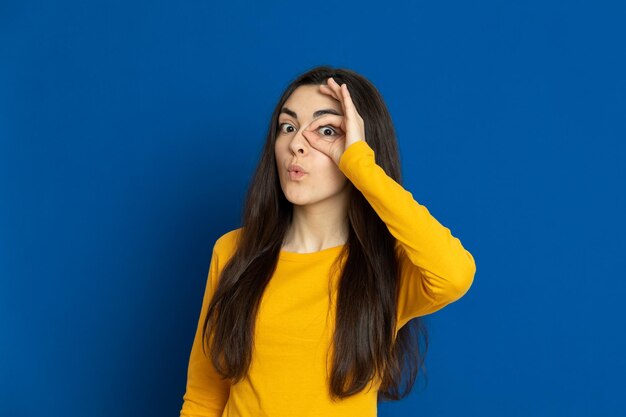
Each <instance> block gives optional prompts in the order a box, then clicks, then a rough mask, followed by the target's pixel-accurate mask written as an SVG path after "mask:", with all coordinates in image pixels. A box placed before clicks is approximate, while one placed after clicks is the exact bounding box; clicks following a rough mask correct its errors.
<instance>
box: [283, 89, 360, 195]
mask: <svg viewBox="0 0 626 417" xmlns="http://www.w3.org/2000/svg"><path fill="white" fill-rule="evenodd" d="M320 110H328V111H329V112H333V111H334V113H335V114H339V115H343V111H342V109H341V103H340V102H339V101H337V100H335V99H334V98H332V97H330V96H328V95H326V94H323V93H321V92H320V91H319V86H318V85H301V86H300V87H298V88H296V89H295V90H294V91H293V93H291V95H290V96H289V98H288V99H287V101H286V102H285V104H284V105H283V108H282V111H281V113H280V114H279V117H278V132H277V134H276V143H275V147H274V150H275V154H276V165H277V168H278V176H279V178H280V186H281V188H282V189H283V193H284V194H285V197H286V198H287V200H289V201H290V202H291V203H293V204H295V205H312V204H315V203H320V202H323V203H327V202H331V204H332V201H333V200H335V199H336V200H340V199H341V198H342V197H345V196H346V195H345V193H346V192H347V191H348V188H347V187H346V185H347V183H348V179H347V178H346V176H345V175H344V174H343V172H341V170H339V168H338V167H337V164H336V163H335V161H333V159H332V158H331V157H329V156H327V155H326V154H325V153H323V152H321V151H318V150H317V149H315V148H313V147H312V146H311V145H310V143H309V142H308V140H307V139H306V138H305V137H304V136H303V135H302V131H303V130H304V129H306V128H307V127H308V126H309V124H311V122H313V121H314V120H315V119H317V118H319V117H320V116H322V114H318V115H315V117H314V115H313V114H314V113H315V112H318V111H320ZM324 114H326V113H324ZM315 133H316V134H317V135H318V136H320V137H325V138H327V140H332V138H334V137H340V136H342V135H344V134H345V133H344V132H342V131H341V130H339V129H338V128H336V127H334V126H329V125H324V126H320V127H319V128H318V129H316V132H315ZM291 164H296V165H299V166H300V167H302V169H303V170H304V171H305V174H304V175H300V176H299V177H291V176H290V173H289V171H288V168H289V166H290V165H291Z"/></svg>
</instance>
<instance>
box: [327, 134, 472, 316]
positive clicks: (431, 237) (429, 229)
mask: <svg viewBox="0 0 626 417" xmlns="http://www.w3.org/2000/svg"><path fill="white" fill-rule="evenodd" d="M338 166H339V168H340V169H341V171H342V172H343V173H344V174H345V175H346V177H348V179H349V180H350V181H351V182H352V183H353V184H354V186H355V187H356V188H357V189H358V190H359V191H360V192H361V193H362V194H363V196H364V197H365V199H366V200H367V201H368V202H369V203H370V205H371V206H372V208H373V209H374V211H376V213H377V214H378V216H379V217H380V218H381V220H383V221H384V222H385V224H386V225H387V228H388V229H389V232H390V233H391V234H392V235H393V236H394V237H395V238H396V239H397V242H396V252H397V254H398V259H399V267H400V295H399V299H398V321H399V326H398V327H401V326H402V325H403V324H404V323H405V322H407V321H408V320H409V319H411V318H413V317H417V316H421V315H425V314H429V313H432V312H434V311H436V310H439V309H440V308H442V307H444V306H445V305H447V304H449V303H451V302H453V301H456V300H458V299H459V298H461V297H462V296H463V295H464V294H465V293H466V292H467V291H468V290H469V288H470V286H471V285H472V282H473V280H474V274H475V272H476V263H475V261H474V258H473V256H472V254H471V253H470V252H468V251H467V250H466V249H465V248H464V247H463V246H462V245H461V241H460V240H459V239H458V238H456V237H454V236H452V234H451V233H450V229H448V228H447V227H445V226H443V225H442V224H441V223H439V222H438V221H437V219H435V218H434V217H433V216H432V215H431V214H430V213H429V211H428V210H427V209H426V207H425V206H423V205H421V204H419V203H418V202H417V201H415V199H414V198H413V195H412V194H411V193H410V192H408V191H407V190H405V189H404V188H403V187H402V186H401V185H400V184H398V183H397V182H396V181H395V180H394V179H393V178H391V177H389V176H388V175H387V174H386V173H385V171H384V170H383V169H382V168H381V167H380V166H379V165H377V164H376V162H375V157H374V151H373V150H372V148H371V147H370V146H369V144H368V143H367V142H365V141H362V140H361V141H358V142H355V143H353V144H351V145H350V146H349V147H348V148H346V150H345V151H344V153H343V154H342V155H341V159H340V160H339V164H338Z"/></svg>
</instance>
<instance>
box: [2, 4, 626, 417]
mask: <svg viewBox="0 0 626 417" xmlns="http://www.w3.org/2000/svg"><path fill="white" fill-rule="evenodd" d="M618 3H619V2H612V3H610V2H599V1H595V2H592V1H586V2H585V1H561V2H557V1H527V2H519V1H516V2H512V1H509V2H502V1H489V2H488V1H480V2H467V1H439V2H408V1H406V2H385V3H384V4H382V5H381V4H378V5H375V6H368V5H367V4H365V3H362V2H351V3H349V2H337V3H334V2H331V3H324V2H320V3H307V2H301V3H299V4H293V3H290V2H272V3H270V4H266V3H263V4H256V3H245V2H240V1H231V2H229V3H228V4H226V2H219V3H217V4H214V3H210V2H203V1H188V2H174V1H170V2H154V1H130V2H129V1H124V2H122V1H106V2H105V1H89V2H82V1H67V0H66V1H55V2H45V1H9V2H6V1H5V2H2V3H0V138H1V141H0V197H1V200H0V277H1V281H0V285H1V287H0V331H1V337H2V340H1V346H2V347H1V351H2V352H1V354H0V369H1V373H2V374H1V376H0V415H2V416H61V415H62V416H68V417H69V416H84V415H89V416H94V417H96V416H136V415H142V416H143V415H145V416H148V415H150V416H166V415H169V416H172V415H178V412H179V410H180V406H181V404H182V395H183V393H184V388H185V379H186V370H187V361H188V355H189V350H190V348H191V343H192V339H193V334H194V331H195V328H196V325H197V318H198V313H199V309H200V304H201V300H202V291H203V290H204V285H205V280H206V274H207V271H208V266H209V260H210V254H211V249H212V246H213V244H214V242H215V239H217V237H219V236H220V235H222V234H223V233H226V232H227V231H229V230H232V229H234V228H236V227H239V226H240V224H239V219H240V213H241V205H242V200H243V196H244V192H245V189H246V187H247V184H248V178H249V176H250V174H251V173H252V171H253V169H254V167H255V165H256V163H257V157H258V155H259V153H260V151H261V147H262V144H263V140H264V138H265V133H266V130H267V127H268V123H269V117H270V115H271V111H272V108H273V106H274V105H275V103H276V101H277V100H278V98H279V95H280V93H281V91H282V90H283V88H285V87H286V85H287V84H288V82H289V81H290V80H291V79H292V78H294V77H295V76H296V75H297V74H299V73H301V72H303V71H306V70H307V69H309V68H311V67H313V66H316V65H319V64H329V65H333V66H338V67H347V68H351V69H353V70H356V71H357V72H360V73H362V74H363V75H365V76H366V77H367V78H369V79H370V80H371V81H372V82H373V83H374V84H375V85H376V86H377V87H378V88H379V90H380V91H381V93H382V94H383V96H384V98H385V100H386V102H387V104H388V106H389V109H390V112H391V114H392V117H393V120H394V123H395V125H396V129H397V133H398V140H399V146H400V152H401V158H402V164H403V175H404V186H405V188H407V189H408V190H410V191H411V192H412V193H413V195H414V197H415V198H416V199H417V200H418V201H419V202H420V203H422V204H424V205H425V206H426V207H428V209H429V210H430V212H431V213H432V214H433V215H434V216H435V217H436V218H437V219H438V220H439V221H440V222H441V223H442V224H444V225H445V226H447V227H449V228H450V229H451V231H452V233H453V235H455V236H457V237H459V238H460V239H461V241H462V243H463V245H464V246H465V247H466V248H467V249H468V250H469V251H470V252H472V254H473V255H474V257H475V259H476V262H477V273H476V276H475V281H474V284H473V286H472V288H471V289H470V291H469V292H468V293H467V295H466V296H465V297H463V298H462V299H461V300H459V301H458V302H456V303H454V304H451V305H450V306H448V307H446V308H445V309H443V310H441V311H439V312H437V313H435V314H433V315H431V316H428V317H427V323H428V325H429V327H430V332H431V345H430V350H429V352H428V356H427V368H428V385H427V386H426V387H424V384H423V380H420V381H421V382H418V384H416V387H415V389H414V392H413V393H412V394H411V395H410V397H408V398H406V399H405V400H403V401H401V402H399V403H395V404H380V405H379V415H381V416H412V415H421V416H458V415H464V416H503V415H506V416H555V415H567V416H589V415H592V414H593V415H602V416H617V415H626V405H625V404H624V400H623V398H624V397H623V391H624V374H625V372H626V366H625V365H626V360H625V359H624V351H625V350H626V342H625V341H626V337H625V335H624V318H625V317H626V315H625V311H624V307H623V297H624V294H625V291H626V283H625V282H626V279H625V278H626V275H625V274H624V259H625V257H624V252H625V250H626V244H625V238H624V236H625V231H626V230H625V229H626V228H625V227H624V226H625V222H624V219H623V217H624V213H626V210H625V206H626V203H625V194H626V193H625V190H626V187H625V181H624V179H625V178H626V173H625V168H624V165H625V163H624V160H625V157H624V156H625V152H624V151H625V150H626V149H625V147H626V146H625V145H624V139H625V138H626V134H625V133H626V132H625V130H626V129H625V126H624V124H625V123H624V115H625V114H626V112H625V110H626V106H625V100H626V82H625V77H624V74H626V65H625V53H624V39H626V33H625V32H626V30H625V25H624V21H625V17H626V14H625V13H624V11H625V10H624V7H623V6H620V5H618ZM383 6H384V7H383ZM620 329H621V330H620Z"/></svg>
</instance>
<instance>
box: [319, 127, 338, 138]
mask: <svg viewBox="0 0 626 417" xmlns="http://www.w3.org/2000/svg"><path fill="white" fill-rule="evenodd" d="M328 131H330V132H331V134H330V135H327V134H325V133H322V135H323V136H332V135H333V134H335V135H336V134H337V132H336V131H335V129H333V128H332V127H330V126H322V127H320V128H319V129H318V132H328Z"/></svg>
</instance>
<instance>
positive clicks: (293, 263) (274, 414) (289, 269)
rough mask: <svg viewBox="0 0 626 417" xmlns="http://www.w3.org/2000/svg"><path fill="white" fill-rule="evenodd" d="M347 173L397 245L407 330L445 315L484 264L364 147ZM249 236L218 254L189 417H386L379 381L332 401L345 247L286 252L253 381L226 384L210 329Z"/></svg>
mask: <svg viewBox="0 0 626 417" xmlns="http://www.w3.org/2000/svg"><path fill="white" fill-rule="evenodd" d="M339 169H340V170H341V171H342V172H343V173H344V175H346V177H347V178H348V179H349V180H350V181H351V182H352V183H353V184H354V186H355V187H356V188H357V189H358V190H359V191H361V193H362V194H363V195H364V196H365V198H366V199H367V201H368V202H369V203H370V204H371V206H372V207H373V208H374V210H375V211H376V213H377V214H378V216H379V217H380V218H381V219H382V220H383V221H384V222H385V224H386V225H387V227H388V229H389V231H390V233H391V234H392V235H393V236H394V237H395V238H396V250H397V253H398V256H399V263H400V264H399V266H400V271H401V273H400V287H401V289H400V296H399V299H398V306H397V308H398V329H399V328H400V327H402V326H403V325H404V324H406V322H407V321H409V320H410V319H411V318H414V317H418V316H423V315H426V314H429V313H432V312H434V311H437V310H439V309H441V308H442V307H444V306H446V305H447V304H449V303H451V302H453V301H456V300H458V299H459V298H461V297H462V296H463V295H464V294H465V293H466V292H467V291H468V289H469V288H470V286H471V285H472V282H473V279H474V274H475V272H476V264H475V262H474V258H473V256H472V255H471V254H470V252H468V251H467V250H466V249H464V248H463V246H462V245H461V242H460V240H459V239H458V238H456V237H454V236H452V234H451V233H450V230H449V229H448V228H446V227H444V226H442V225H441V224H440V223H439V222H438V221H437V220H436V219H435V218H434V217H433V216H432V215H431V214H430V213H429V211H428V210H427V209H426V207H425V206H423V205H421V204H419V203H418V202H417V201H415V200H414V199H413V196H412V194H411V193H410V192H408V191H406V190H405V189H404V188H403V187H402V186H401V185H400V184H398V183H397V182H396V181H394V180H393V179H392V178H391V177H389V176H388V175H387V174H386V173H385V171H384V170H383V169H382V168H381V167H380V166H379V165H377V164H376V162H375V158H374V151H373V150H372V148H371V147H370V146H369V145H368V144H367V143H366V142H364V141H359V142H356V143H353V144H351V145H350V146H349V147H348V148H347V149H346V150H345V152H344V153H343V155H342V156H341V159H340V161H339ZM240 231H241V228H239V229H235V230H232V231H230V232H228V233H226V234H224V235H222V236H221V237H220V238H219V239H217V241H216V242H215V245H214V247H213V253H212V257H211V263H210V267H209V273H208V279H207V283H206V290H205V293H204V299H203V302H202V307H201V310H200V318H199V321H198V327H197V330H196V334H195V338H194V341H193V346H192V348H191V354H190V358H189V368H188V372H187V387H186V392H185V394H184V396H183V405H182V409H181V411H180V415H181V417H192V416H214V417H220V416H224V417H253V416H254V417H259V416H271V417H295V416H297V417H306V416H316V417H317V416H324V417H331V416H342V417H347V416H359V417H370V416H376V415H377V391H378V387H379V386H380V382H379V381H378V382H377V383H376V384H372V385H371V386H370V387H372V388H371V389H368V388H366V389H364V390H363V391H361V392H360V393H358V394H356V395H354V396H352V397H349V398H347V399H344V400H342V401H340V402H332V401H331V399H330V397H329V395H328V384H327V379H326V374H327V372H329V371H330V369H331V368H330V365H331V364H330V362H331V360H330V355H329V356H328V360H327V356H326V355H327V352H328V349H329V346H330V344H331V341H332V336H333V331H334V301H335V300H336V292H332V291H331V293H332V294H331V301H330V303H329V299H328V290H329V280H330V282H331V288H334V289H335V291H336V285H335V284H336V277H337V274H330V271H329V268H330V267H331V264H332V262H333V261H334V260H335V259H336V257H337V255H338V254H339V252H340V250H341V249H342V247H343V246H336V247H331V248H327V249H323V250H321V251H318V252H312V253H295V252H286V251H281V252H280V256H279V261H278V266H277V268H276V271H275V273H274V275H273V276H272V279H271V280H270V282H269V284H268V286H267V287H266V289H265V292H264V293H263V298H262V300H261V305H260V308H259V313H258V317H257V321H256V327H255V342H254V343H255V344H254V349H253V356H252V363H251V366H250V369H249V373H248V375H247V376H246V378H245V379H244V380H242V381H241V382H239V383H237V384H234V385H232V386H231V385H230V383H229V382H228V381H222V380H221V379H220V378H219V376H218V374H217V373H216V372H215V369H214V368H213V365H212V363H211V362H210V360H208V359H207V358H206V357H205V356H204V355H203V352H202V340H201V336H202V327H201V326H202V325H203V323H204V318H205V317H206V311H207V308H208V304H209V301H210V299H211V296H212V294H213V291H214V289H215V288H216V285H217V280H218V278H219V275H220V272H221V270H222V268H223V266H224V265H225V263H226V262H227V261H228V259H229V258H230V256H232V254H233V252H234V250H235V248H236V239H237V236H238V234H239V233H240Z"/></svg>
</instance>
